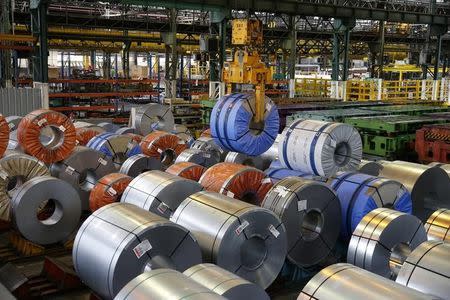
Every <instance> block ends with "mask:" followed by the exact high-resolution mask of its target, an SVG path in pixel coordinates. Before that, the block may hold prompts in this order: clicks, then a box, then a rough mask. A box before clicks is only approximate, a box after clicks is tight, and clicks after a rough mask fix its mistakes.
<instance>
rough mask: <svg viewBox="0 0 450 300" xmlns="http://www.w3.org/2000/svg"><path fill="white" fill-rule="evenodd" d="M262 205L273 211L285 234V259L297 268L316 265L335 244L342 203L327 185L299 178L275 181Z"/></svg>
mask: <svg viewBox="0 0 450 300" xmlns="http://www.w3.org/2000/svg"><path fill="white" fill-rule="evenodd" d="M261 206H262V207H264V208H267V209H270V210H271V211H273V212H274V213H275V214H276V215H278V217H279V218H280V219H281V222H283V224H284V227H285V228H286V234H287V245H288V246H287V248H288V254H287V258H288V259H289V260H290V261H291V262H292V263H294V264H296V265H297V266H299V267H308V266H311V265H315V264H317V263H318V262H320V261H321V260H323V259H324V258H325V257H327V255H328V254H329V253H330V251H331V250H332V249H333V247H334V245H335V244H336V241H337V238H338V236H339V225H340V224H341V205H340V203H339V199H338V198H337V196H336V194H335V193H334V192H333V190H332V189H331V188H330V187H328V186H327V185H325V184H323V183H319V182H315V181H312V180H308V179H302V178H298V177H287V178H285V179H283V180H281V181H279V182H277V183H276V184H275V185H274V186H273V187H272V189H271V190H270V191H269V192H268V193H267V195H266V197H265V198H264V201H263V203H262V204H261Z"/></svg>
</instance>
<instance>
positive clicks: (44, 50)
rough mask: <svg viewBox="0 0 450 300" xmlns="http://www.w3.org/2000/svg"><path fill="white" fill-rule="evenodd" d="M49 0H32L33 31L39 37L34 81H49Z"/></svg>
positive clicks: (34, 65)
mask: <svg viewBox="0 0 450 300" xmlns="http://www.w3.org/2000/svg"><path fill="white" fill-rule="evenodd" d="M47 7H48V2H47V0H31V1H30V12H31V33H32V35H33V36H34V37H36V38H37V44H36V45H35V47H34V52H33V81H34V82H39V83H48V44H47V30H48V28H47Z"/></svg>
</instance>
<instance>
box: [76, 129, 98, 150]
mask: <svg viewBox="0 0 450 300" xmlns="http://www.w3.org/2000/svg"><path fill="white" fill-rule="evenodd" d="M75 130H76V133H77V143H78V145H80V146H86V145H87V143H89V141H90V140H91V139H93V138H94V137H96V136H97V135H99V134H102V133H104V132H105V130H104V129H103V128H101V127H81V128H76V129H75Z"/></svg>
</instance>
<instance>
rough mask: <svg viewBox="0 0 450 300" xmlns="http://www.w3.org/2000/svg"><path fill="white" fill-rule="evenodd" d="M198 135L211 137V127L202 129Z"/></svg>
mask: <svg viewBox="0 0 450 300" xmlns="http://www.w3.org/2000/svg"><path fill="white" fill-rule="evenodd" d="M200 137H208V138H210V137H211V128H208V129H205V130H203V131H202V133H201V134H200Z"/></svg>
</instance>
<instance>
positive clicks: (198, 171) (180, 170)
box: [166, 162, 206, 182]
mask: <svg viewBox="0 0 450 300" xmlns="http://www.w3.org/2000/svg"><path fill="white" fill-rule="evenodd" d="M205 171H206V168H205V167H203V166H200V165H197V164H194V163H191V162H180V163H176V164H173V165H171V166H170V167H168V168H167V170H166V172H167V173H169V174H172V175H176V176H180V177H183V178H186V179H191V180H194V181H197V182H198V181H199V180H200V178H201V177H202V175H203V173H205Z"/></svg>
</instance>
